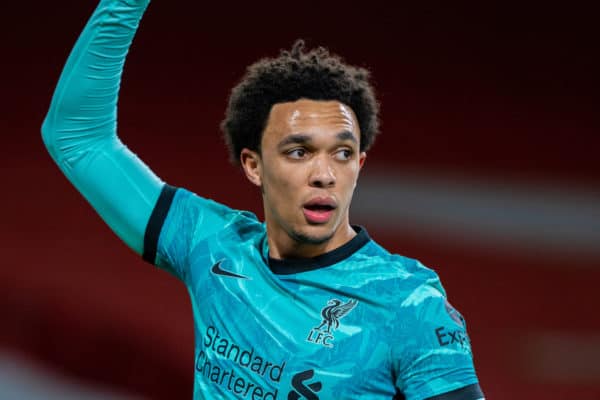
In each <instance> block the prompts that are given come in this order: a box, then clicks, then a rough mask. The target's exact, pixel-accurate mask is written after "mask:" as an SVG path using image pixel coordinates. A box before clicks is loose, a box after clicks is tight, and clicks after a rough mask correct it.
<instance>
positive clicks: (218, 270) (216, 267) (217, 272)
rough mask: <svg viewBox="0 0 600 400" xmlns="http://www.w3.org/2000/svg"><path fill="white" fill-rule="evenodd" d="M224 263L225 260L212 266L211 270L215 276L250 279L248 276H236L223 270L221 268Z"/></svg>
mask: <svg viewBox="0 0 600 400" xmlns="http://www.w3.org/2000/svg"><path fill="white" fill-rule="evenodd" d="M222 262H223V260H219V261H217V263H216V264H215V265H213V266H212V268H211V269H210V270H211V272H212V273H213V274H215V275H222V276H229V277H231V278H239V279H250V278H248V277H247V276H244V275H238V274H236V273H234V272H231V271H227V270H224V269H223V268H221V263H222Z"/></svg>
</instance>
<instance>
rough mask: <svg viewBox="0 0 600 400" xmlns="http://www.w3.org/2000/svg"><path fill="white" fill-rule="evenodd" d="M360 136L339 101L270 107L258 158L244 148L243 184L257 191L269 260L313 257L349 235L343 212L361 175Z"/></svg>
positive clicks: (346, 213)
mask: <svg viewBox="0 0 600 400" xmlns="http://www.w3.org/2000/svg"><path fill="white" fill-rule="evenodd" d="M359 141H360V131H359V126H358V122H357V120H356V116H355V115H354V113H353V112H352V110H351V109H350V108H349V107H348V106H346V105H344V104H342V103H340V102H337V101H314V100H306V99H301V100H298V101H295V102H289V103H279V104H276V105H274V106H273V107H272V109H271V113H270V115H269V119H268V121H267V124H266V127H265V130H264V132H263V137H262V140H261V152H260V154H259V153H257V152H254V151H251V150H248V149H244V150H243V151H242V155H241V161H242V165H243V167H244V170H245V172H246V175H247V177H248V179H250V181H251V182H253V183H254V184H256V185H257V186H259V187H260V188H261V192H262V196H263V205H264V211H265V221H266V225H267V232H268V236H269V245H270V250H271V252H272V254H271V255H272V256H274V257H279V258H281V257H287V256H302V257H312V256H315V255H318V254H320V253H323V252H326V251H329V250H333V249H334V248H336V247H339V246H341V245H342V244H344V243H345V242H347V241H348V240H350V239H351V238H352V237H353V236H354V231H353V230H352V228H351V227H350V224H349V217H348V210H349V207H350V202H351V199H352V194H353V192H354V188H355V186H356V181H357V178H358V173H359V170H360V168H361V167H362V164H363V162H364V160H365V157H366V154H365V153H364V152H363V153H361V152H360V150H359V148H360V143H359Z"/></svg>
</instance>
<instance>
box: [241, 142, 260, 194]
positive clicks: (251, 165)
mask: <svg viewBox="0 0 600 400" xmlns="http://www.w3.org/2000/svg"><path fill="white" fill-rule="evenodd" d="M240 163H241V164H242V168H243V169H244V172H245V173H246V178H248V180H249V181H250V182H252V183H253V184H255V185H256V186H258V187H261V186H262V161H261V159H260V154H258V152H256V151H253V150H250V149H246V148H244V149H242V152H241V153H240Z"/></svg>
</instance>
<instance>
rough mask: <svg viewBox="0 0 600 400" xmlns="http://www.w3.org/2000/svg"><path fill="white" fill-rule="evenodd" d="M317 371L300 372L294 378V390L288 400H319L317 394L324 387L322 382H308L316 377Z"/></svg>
mask: <svg viewBox="0 0 600 400" xmlns="http://www.w3.org/2000/svg"><path fill="white" fill-rule="evenodd" d="M314 374H315V371H314V370H312V369H309V370H307V371H302V372H298V373H297V374H296V375H294V376H293V377H292V387H293V388H294V390H292V391H290V392H289V393H288V397H287V398H288V400H300V399H307V400H319V396H317V393H318V392H319V391H320V390H321V388H322V387H323V384H322V383H321V382H306V381H308V380H310V379H312V377H313V376H314Z"/></svg>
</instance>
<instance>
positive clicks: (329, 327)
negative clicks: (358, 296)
mask: <svg viewBox="0 0 600 400" xmlns="http://www.w3.org/2000/svg"><path fill="white" fill-rule="evenodd" d="M357 304H358V300H354V299H350V300H349V301H348V302H346V303H344V302H342V300H339V299H331V300H329V301H328V302H327V306H325V307H324V308H323V309H322V310H321V317H322V321H321V324H320V325H319V326H317V327H315V328H312V329H311V330H310V332H309V333H308V337H307V338H306V340H307V341H308V342H310V343H315V344H320V345H322V346H325V347H333V340H334V339H335V338H334V336H333V334H334V331H335V330H336V329H337V328H338V327H339V326H340V319H342V318H343V317H345V316H346V315H348V313H350V311H352V310H353V309H354V307H356V305H357Z"/></svg>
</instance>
